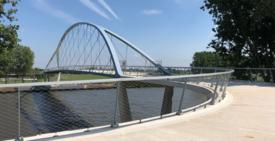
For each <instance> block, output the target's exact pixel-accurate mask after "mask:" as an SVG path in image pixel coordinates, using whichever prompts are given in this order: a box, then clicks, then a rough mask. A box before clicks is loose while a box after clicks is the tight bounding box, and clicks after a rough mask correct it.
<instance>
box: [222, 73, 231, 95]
mask: <svg viewBox="0 0 275 141" xmlns="http://www.w3.org/2000/svg"><path fill="white" fill-rule="evenodd" d="M229 79H230V75H226V76H225V81H226V82H225V84H224V88H223V93H222V99H224V98H225V96H226V88H227V86H228V83H229Z"/></svg>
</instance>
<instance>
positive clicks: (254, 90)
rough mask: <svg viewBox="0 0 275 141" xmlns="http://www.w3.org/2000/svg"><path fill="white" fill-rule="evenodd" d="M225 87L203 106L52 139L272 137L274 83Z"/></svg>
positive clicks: (255, 140)
mask: <svg viewBox="0 0 275 141" xmlns="http://www.w3.org/2000/svg"><path fill="white" fill-rule="evenodd" d="M228 91H229V92H230V93H231V94H230V95H229V96H228V97H227V98H226V100H225V101H223V102H222V103H219V104H218V105H217V106H212V107H209V108H207V109H206V110H199V111H197V112H194V113H188V114H186V115H183V116H174V117H170V118H166V119H162V120H156V121H152V122H147V123H143V124H137V125H132V126H128V127H123V128H118V129H115V130H110V131H106V132H101V133H96V134H85V135H81V136H71V137H68V138H65V139H64V138H56V140H72V141H86V140H94V141H110V140H114V141H140V140H143V141H178V140H184V141H275V87H271V86H270V87H268V86H249V85H242V86H231V87H229V89H228ZM232 97H233V99H232ZM52 139H53V138H52ZM52 139H51V140H52Z"/></svg>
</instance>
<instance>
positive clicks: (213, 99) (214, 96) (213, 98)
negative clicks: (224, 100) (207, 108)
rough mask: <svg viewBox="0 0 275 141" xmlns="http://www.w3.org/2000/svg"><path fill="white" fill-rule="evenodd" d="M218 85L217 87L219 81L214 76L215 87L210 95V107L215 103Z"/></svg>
mask: <svg viewBox="0 0 275 141" xmlns="http://www.w3.org/2000/svg"><path fill="white" fill-rule="evenodd" d="M218 85H219V79H218V77H217V76H216V85H215V89H214V94H213V95H212V101H211V104H212V105H214V104H215V102H216V97H217V89H218Z"/></svg>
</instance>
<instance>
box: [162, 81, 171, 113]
mask: <svg viewBox="0 0 275 141" xmlns="http://www.w3.org/2000/svg"><path fill="white" fill-rule="evenodd" d="M173 94H174V87H171V86H165V90H164V96H163V100H162V107H161V115H164V114H169V113H171V112H172V104H173V100H172V98H173Z"/></svg>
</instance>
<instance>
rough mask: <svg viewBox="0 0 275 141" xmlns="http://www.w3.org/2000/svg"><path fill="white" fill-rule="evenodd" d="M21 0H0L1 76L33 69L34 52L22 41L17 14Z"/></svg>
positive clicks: (24, 73)
mask: <svg viewBox="0 0 275 141" xmlns="http://www.w3.org/2000/svg"><path fill="white" fill-rule="evenodd" d="M19 1H20V0H0V77H1V76H4V75H11V74H15V75H26V74H28V73H31V72H32V71H33V69H32V66H33V61H34V53H33V52H32V50H31V49H30V48H29V47H28V46H24V45H22V44H21V43H20V39H19V38H18V33H17V32H18V30H19V25H17V24H16V23H15V22H16V21H17V19H16V17H15V14H16V12H17V8H16V6H17V4H18V3H19Z"/></svg>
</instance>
